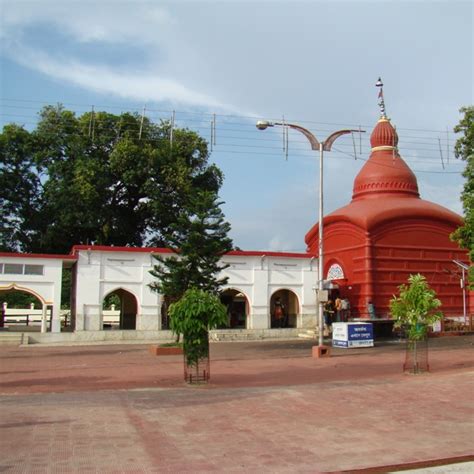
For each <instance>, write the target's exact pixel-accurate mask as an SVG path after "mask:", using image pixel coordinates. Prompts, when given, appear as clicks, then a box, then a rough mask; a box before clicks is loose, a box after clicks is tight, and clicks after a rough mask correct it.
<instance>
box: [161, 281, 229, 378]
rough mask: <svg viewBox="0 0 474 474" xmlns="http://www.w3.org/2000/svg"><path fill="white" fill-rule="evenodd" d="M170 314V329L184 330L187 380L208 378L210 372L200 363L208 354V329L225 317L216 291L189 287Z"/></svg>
mask: <svg viewBox="0 0 474 474" xmlns="http://www.w3.org/2000/svg"><path fill="white" fill-rule="evenodd" d="M170 316H171V329H172V330H173V331H174V332H176V333H181V334H183V350H184V354H185V358H186V366H187V371H186V374H187V376H186V380H187V381H189V382H193V381H207V380H208V378H209V373H208V372H207V373H206V372H205V371H204V372H202V371H201V370H200V368H199V365H200V364H201V362H202V361H203V360H204V359H206V358H208V357H209V330H210V329H214V328H216V327H218V326H220V325H222V324H224V323H225V322H226V321H227V312H226V308H225V306H224V305H223V304H222V303H221V302H220V300H219V297H218V296H217V295H215V294H212V293H209V292H206V291H204V290H199V289H197V288H191V289H189V290H187V291H186V292H185V293H184V295H183V297H182V298H181V299H180V300H179V301H178V302H176V303H173V304H172V305H171V306H170ZM206 366H207V364H206ZM204 370H205V369H204Z"/></svg>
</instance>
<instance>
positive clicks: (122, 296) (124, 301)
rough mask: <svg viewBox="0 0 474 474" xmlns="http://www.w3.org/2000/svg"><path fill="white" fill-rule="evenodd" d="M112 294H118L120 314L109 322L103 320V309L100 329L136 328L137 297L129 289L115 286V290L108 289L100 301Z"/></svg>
mask: <svg viewBox="0 0 474 474" xmlns="http://www.w3.org/2000/svg"><path fill="white" fill-rule="evenodd" d="M112 294H115V295H117V296H118V298H119V301H120V314H119V317H118V321H117V319H115V320H112V321H111V322H110V321H109V322H105V321H104V310H102V329H112V328H116V329H136V328H137V313H138V300H137V297H136V296H135V295H134V294H133V293H132V292H131V291H129V290H126V289H124V288H121V287H119V288H116V289H115V290H112V291H109V292H108V293H107V294H106V295H105V296H104V299H103V301H102V303H103V302H104V300H105V299H106V298H107V297H110V296H111V295H112Z"/></svg>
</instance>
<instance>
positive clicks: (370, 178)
mask: <svg viewBox="0 0 474 474" xmlns="http://www.w3.org/2000/svg"><path fill="white" fill-rule="evenodd" d="M370 144H371V145H372V153H371V154H370V157H369V159H368V160H367V163H365V165H364V166H363V167H362V169H361V170H360V172H359V174H358V175H357V176H356V178H355V180H354V187H353V194H352V199H353V200H355V199H362V198H373V197H376V196H377V195H380V194H385V193H394V194H396V195H397V196H398V197H417V198H419V197H420V195H419V192H418V182H417V180H416V176H415V174H414V173H413V171H412V170H411V169H410V168H409V166H408V165H407V164H406V163H405V161H404V160H403V159H402V158H401V156H400V155H399V153H398V149H397V144H398V135H397V132H396V130H395V129H394V127H393V126H392V124H391V123H390V121H389V120H388V119H387V118H385V117H382V118H381V119H380V120H379V121H378V123H377V125H376V127H375V128H374V130H373V132H372V135H371V136H370Z"/></svg>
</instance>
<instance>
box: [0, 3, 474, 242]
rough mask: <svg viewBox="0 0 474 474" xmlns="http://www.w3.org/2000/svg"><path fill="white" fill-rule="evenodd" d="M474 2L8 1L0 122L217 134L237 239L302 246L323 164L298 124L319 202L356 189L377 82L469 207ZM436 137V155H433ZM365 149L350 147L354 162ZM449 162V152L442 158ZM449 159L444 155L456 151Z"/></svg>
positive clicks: (418, 155)
mask: <svg viewBox="0 0 474 474" xmlns="http://www.w3.org/2000/svg"><path fill="white" fill-rule="evenodd" d="M473 43H474V41H473V2H472V1H464V2H462V1H456V0H449V1H393V2H389V1H383V0H379V1H365V2H361V1H345V2H342V1H337V0H335V1H320V2H318V1H314V2H309V1H306V2H298V1H292V2H290V1H260V2H258V1H239V2H230V1H221V2H213V1H208V2H203V1H186V2H185V1H179V0H178V1H174V2H162V1H133V2H132V1H106V0H95V1H86V0H83V1H80V2H78V1H67V0H62V1H59V0H56V1H49V0H37V1H33V0H30V1H24V0H0V105H1V107H0V123H1V125H3V124H5V123H8V122H12V121H14V122H18V123H23V124H25V126H27V127H33V126H34V124H35V121H36V114H37V111H38V110H39V109H40V108H41V106H42V105H45V104H50V103H53V104H55V103H58V102H60V103H63V104H65V105H66V107H68V108H71V109H73V110H76V111H77V112H78V113H82V112H85V111H88V110H90V109H91V107H92V106H94V108H95V109H96V110H108V111H110V112H116V113H119V112H121V111H125V110H127V111H136V112H140V113H141V112H142V110H143V108H144V107H146V109H145V110H146V112H145V113H146V114H147V115H148V116H149V117H150V118H152V120H159V119H160V118H169V117H170V116H171V113H172V111H173V110H174V111H175V114H176V123H177V124H178V125H179V126H186V127H189V128H192V129H195V130H197V131H198V132H199V133H201V134H202V135H203V136H204V137H206V138H207V139H210V138H211V125H210V124H211V121H212V120H213V116H214V114H215V116H216V137H215V142H216V143H215V145H214V146H213V147H212V150H213V151H212V155H211V160H212V161H214V162H216V163H217V164H218V165H219V166H220V167H221V168H222V169H223V171H224V173H225V176H226V179H225V184H224V186H223V189H222V192H221V197H222V199H223V200H224V201H225V204H224V206H223V207H224V212H225V214H226V217H227V219H228V220H229V222H230V223H231V224H232V228H233V230H232V237H233V238H234V243H235V245H238V246H239V247H241V248H243V249H249V250H292V251H304V250H305V244H304V235H305V233H306V232H307V231H308V230H309V228H310V227H311V226H312V225H313V224H314V223H315V221H316V220H317V215H318V201H317V192H318V189H317V181H318V174H317V173H318V163H317V157H316V155H315V153H314V152H312V151H311V150H310V149H309V144H308V143H307V142H306V141H305V138H304V137H303V136H302V135H299V134H298V133H296V132H291V131H290V133H289V140H288V157H286V153H285V152H284V151H283V137H282V131H281V130H278V129H272V130H267V131H265V132H259V131H258V130H257V129H256V128H255V126H254V124H255V121H256V120H257V119H260V118H270V119H277V120H279V119H281V118H282V116H284V117H285V119H286V120H288V121H292V122H296V123H300V124H301V125H303V126H305V127H307V128H309V129H310V130H312V131H313V133H315V135H316V136H317V137H318V138H319V139H324V138H326V136H328V135H329V134H330V133H331V132H333V131H336V130H338V129H340V128H347V127H351V128H354V127H355V128H357V127H359V125H360V126H362V127H363V128H364V129H365V130H367V133H366V134H365V136H363V137H361V138H360V137H359V136H358V135H356V136H354V137H351V136H346V137H344V138H341V139H339V140H338V142H336V144H335V145H334V149H333V151H332V152H331V153H327V154H326V155H325V183H326V185H325V189H324V193H325V212H326V213H328V212H331V211H333V210H335V209H337V208H338V207H340V206H342V205H344V204H346V203H347V202H348V201H350V199H351V195H352V182H353V180H354V177H355V176H356V174H357V173H358V171H359V170H360V168H361V167H362V165H363V163H364V161H363V160H364V159H367V158H368V156H369V154H370V146H369V142H368V139H369V136H370V132H371V129H372V128H373V126H375V124H376V122H377V120H378V117H379V110H378V106H377V90H376V88H375V87H374V84H375V82H376V80H377V78H378V76H382V79H383V81H384V84H385V87H384V94H385V101H386V107H387V114H388V116H389V117H390V118H391V119H392V123H393V124H394V125H396V126H397V130H398V133H399V136H400V140H399V147H400V152H401V155H402V156H403V157H404V158H405V160H406V161H407V162H408V163H409V165H410V166H411V167H412V169H413V170H414V171H415V174H416V175H417V178H418V184H419V187H420V192H421V195H422V197H423V198H425V199H429V200H431V201H434V202H437V203H439V204H441V205H444V206H446V207H448V208H450V209H452V210H454V211H456V212H459V213H461V211H462V209H461V204H460V201H459V195H460V192H461V189H462V185H463V178H462V176H461V174H460V173H461V171H462V169H463V164H462V163H460V162H459V161H457V160H455V159H454V157H453V144H454V141H455V135H454V134H453V133H452V129H453V127H454V125H455V124H456V123H457V122H458V121H459V118H460V115H459V112H458V110H459V108H460V107H461V106H463V105H471V104H472V103H473ZM440 149H441V151H440ZM355 157H357V159H355ZM441 160H443V163H444V168H443V166H442V163H441ZM448 161H449V162H448Z"/></svg>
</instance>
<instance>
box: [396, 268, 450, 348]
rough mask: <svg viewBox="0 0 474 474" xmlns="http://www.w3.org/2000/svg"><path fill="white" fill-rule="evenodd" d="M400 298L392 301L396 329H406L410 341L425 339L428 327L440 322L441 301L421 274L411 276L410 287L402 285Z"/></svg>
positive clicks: (409, 278) (397, 297)
mask: <svg viewBox="0 0 474 474" xmlns="http://www.w3.org/2000/svg"><path fill="white" fill-rule="evenodd" d="M398 288H399V290H400V294H399V296H394V297H393V298H392V299H391V300H390V311H391V313H392V316H393V317H394V319H395V324H394V326H395V327H405V328H406V329H407V334H408V338H409V339H410V340H419V339H423V338H424V337H425V336H426V333H427V328H428V325H430V324H432V323H434V322H435V321H438V320H439V319H441V317H442V313H441V312H440V311H437V309H438V308H439V307H440V306H441V301H440V300H439V299H438V298H436V293H435V291H434V290H433V289H432V288H430V286H429V285H428V282H427V281H426V278H425V277H424V276H423V275H421V274H419V273H418V274H416V275H410V276H409V277H408V285H400V286H399V287H398Z"/></svg>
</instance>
